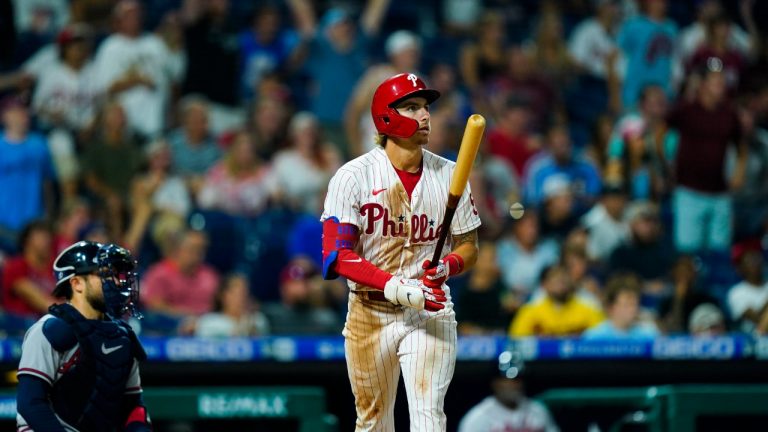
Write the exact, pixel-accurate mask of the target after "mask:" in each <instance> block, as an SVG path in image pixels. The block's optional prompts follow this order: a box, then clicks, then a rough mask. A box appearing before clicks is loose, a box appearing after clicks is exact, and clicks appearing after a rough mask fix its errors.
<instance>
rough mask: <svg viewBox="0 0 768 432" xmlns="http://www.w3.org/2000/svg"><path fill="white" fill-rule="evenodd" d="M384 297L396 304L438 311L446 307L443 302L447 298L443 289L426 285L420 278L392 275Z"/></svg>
mask: <svg viewBox="0 0 768 432" xmlns="http://www.w3.org/2000/svg"><path fill="white" fill-rule="evenodd" d="M384 297H385V298H386V299H387V300H389V301H390V302H392V303H394V304H396V305H403V306H408V307H412V308H414V309H416V310H422V309H426V310H428V311H430V312H436V311H439V310H441V309H443V308H444V307H445V305H443V304H442V303H443V302H445V301H446V300H447V299H446V297H445V292H444V291H443V290H441V289H432V288H428V287H426V286H424V282H422V281H421V280H419V279H405V278H399V277H397V276H395V277H392V278H391V279H390V280H389V281H387V283H386V285H384Z"/></svg>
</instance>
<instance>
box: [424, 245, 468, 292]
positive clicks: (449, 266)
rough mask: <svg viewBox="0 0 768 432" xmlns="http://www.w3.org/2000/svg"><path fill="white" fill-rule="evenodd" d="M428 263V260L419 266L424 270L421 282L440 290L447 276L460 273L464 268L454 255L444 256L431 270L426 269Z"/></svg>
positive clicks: (458, 257) (460, 260) (462, 261)
mask: <svg viewBox="0 0 768 432" xmlns="http://www.w3.org/2000/svg"><path fill="white" fill-rule="evenodd" d="M430 263H431V261H430V260H426V261H424V263H423V264H422V265H421V268H423V269H425V270H426V271H425V272H424V274H423V275H422V276H421V280H422V281H423V282H424V285H426V286H427V287H429V288H433V289H440V287H442V286H443V284H444V283H445V281H446V280H448V277H449V276H453V275H455V274H457V273H460V272H461V270H462V269H463V268H464V260H463V259H462V258H461V256H459V255H457V254H455V253H450V254H448V255H446V256H445V258H443V259H441V260H440V261H438V263H437V265H436V266H434V267H432V268H428V267H429V264H430ZM441 291H442V289H441Z"/></svg>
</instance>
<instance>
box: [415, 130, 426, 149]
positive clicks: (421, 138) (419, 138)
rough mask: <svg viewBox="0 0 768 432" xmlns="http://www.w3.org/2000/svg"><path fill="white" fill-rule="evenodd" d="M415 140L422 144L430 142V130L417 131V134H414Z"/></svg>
mask: <svg viewBox="0 0 768 432" xmlns="http://www.w3.org/2000/svg"><path fill="white" fill-rule="evenodd" d="M413 141H414V142H415V143H416V144H418V145H420V146H425V145H427V144H429V131H418V132H416V134H415V135H414V136H413Z"/></svg>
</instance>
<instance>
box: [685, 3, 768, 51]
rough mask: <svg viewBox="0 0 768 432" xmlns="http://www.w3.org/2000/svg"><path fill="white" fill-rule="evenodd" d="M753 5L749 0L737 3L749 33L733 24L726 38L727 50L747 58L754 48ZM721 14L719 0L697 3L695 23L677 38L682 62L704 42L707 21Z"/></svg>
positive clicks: (755, 30) (755, 29)
mask: <svg viewBox="0 0 768 432" xmlns="http://www.w3.org/2000/svg"><path fill="white" fill-rule="evenodd" d="M753 3H754V1H749V0H747V1H744V0H741V1H740V2H739V10H740V13H741V16H742V19H743V21H744V23H745V24H746V25H747V29H748V30H749V33H748V32H746V31H744V29H742V28H741V27H739V26H738V25H736V24H733V25H731V28H730V35H729V36H728V46H729V48H734V49H736V50H738V51H740V52H741V53H742V54H743V55H745V56H749V55H750V54H751V52H752V50H754V49H755V47H756V35H757V33H756V32H757V28H756V27H755V22H754V19H753V17H752V4H753ZM722 14H723V6H722V5H721V4H720V0H702V1H701V2H699V5H698V8H697V11H696V21H694V22H693V23H691V24H690V25H689V26H688V27H685V28H684V29H683V30H682V31H681V32H680V37H679V38H678V41H679V44H680V45H679V52H680V57H681V58H682V59H683V61H687V60H688V59H689V58H690V57H691V56H692V55H693V53H695V52H696V50H697V49H698V48H699V46H700V45H701V44H702V43H703V42H704V39H705V37H706V28H707V26H706V23H707V21H709V20H711V19H712V18H714V17H716V16H718V15H722Z"/></svg>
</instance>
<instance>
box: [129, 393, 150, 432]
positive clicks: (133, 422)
mask: <svg viewBox="0 0 768 432" xmlns="http://www.w3.org/2000/svg"><path fill="white" fill-rule="evenodd" d="M123 412H124V417H125V419H126V420H125V432H150V431H151V430H152V426H151V425H150V422H149V415H148V414H147V409H146V407H144V401H143V400H142V397H141V394H135V395H125V396H124V400H123Z"/></svg>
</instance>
